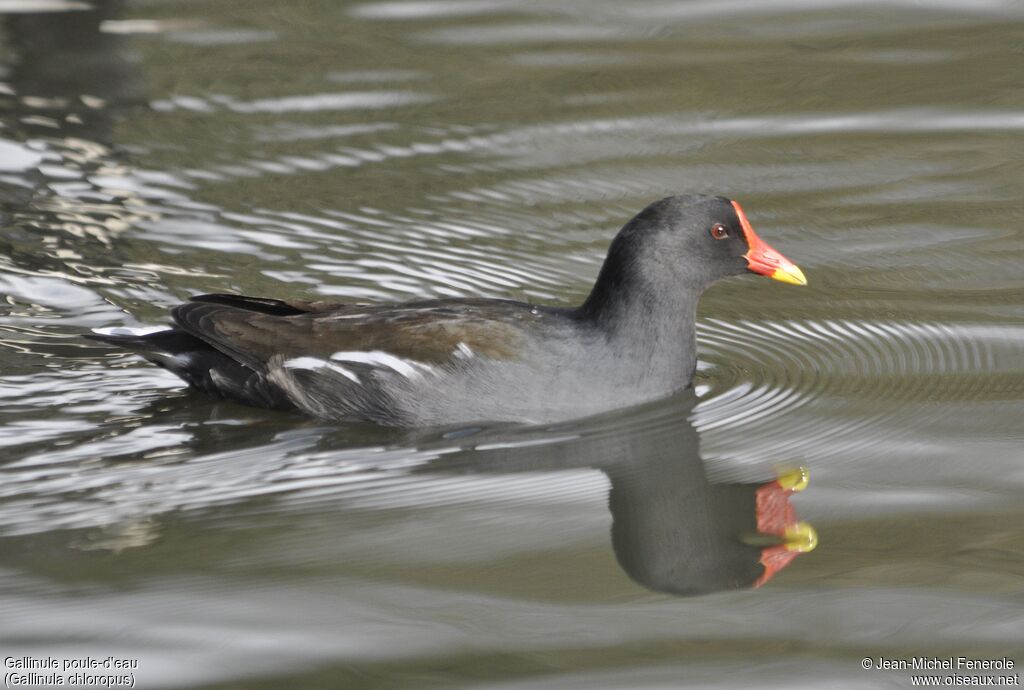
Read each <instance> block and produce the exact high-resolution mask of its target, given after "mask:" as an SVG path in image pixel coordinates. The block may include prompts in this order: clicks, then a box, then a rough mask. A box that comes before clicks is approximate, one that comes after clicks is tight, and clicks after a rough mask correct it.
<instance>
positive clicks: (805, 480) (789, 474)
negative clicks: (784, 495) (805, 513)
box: [778, 467, 811, 492]
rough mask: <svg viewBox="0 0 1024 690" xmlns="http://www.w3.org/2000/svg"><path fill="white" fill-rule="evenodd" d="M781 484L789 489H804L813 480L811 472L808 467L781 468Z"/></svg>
mask: <svg viewBox="0 0 1024 690" xmlns="http://www.w3.org/2000/svg"><path fill="white" fill-rule="evenodd" d="M778 474H779V479H778V482H779V486H781V487H782V488H783V489H786V490H787V491H793V492H798V491H803V490H804V489H806V488H807V485H808V484H809V483H810V481H811V473H810V471H808V469H807V468H806V467H783V468H779V471H778Z"/></svg>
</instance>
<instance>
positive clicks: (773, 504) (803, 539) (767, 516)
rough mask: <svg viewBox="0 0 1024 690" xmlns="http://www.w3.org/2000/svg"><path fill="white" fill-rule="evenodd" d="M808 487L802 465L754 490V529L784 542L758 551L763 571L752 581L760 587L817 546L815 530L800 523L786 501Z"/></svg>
mask: <svg viewBox="0 0 1024 690" xmlns="http://www.w3.org/2000/svg"><path fill="white" fill-rule="evenodd" d="M806 486H807V472H806V470H804V469H803V468H800V469H798V470H792V471H790V472H786V473H784V474H783V475H782V476H781V477H779V478H778V479H777V480H775V481H773V482H768V483H767V484H764V485H763V486H761V487H759V488H758V489H757V492H756V493H755V494H754V496H755V499H754V501H755V506H756V517H757V531H758V532H760V533H761V534H770V535H774V536H776V537H779V538H780V539H781V540H782V541H783V543H781V544H778V545H777V546H770V547H768V548H765V549H762V550H761V565H763V566H764V573H763V574H762V575H761V577H759V578H757V580H756V581H755V582H754V587H760V586H761V585H763V584H764V583H766V582H768V580H770V579H772V577H773V576H774V575H775V573H777V572H779V571H780V570H782V569H783V568H785V567H786V566H787V565H789V564H790V562H791V561H792V560H793V559H794V558H796V557H797V556H798V555H800V554H801V553H806V552H808V551H813V550H814V547H816V546H817V545H818V533H817V532H815V531H814V528H813V527H811V526H810V525H809V524H807V523H806V522H801V521H800V520H799V518H798V517H797V514H796V511H795V510H793V506H792V505H790V503H789V497H790V495H792V494H793V493H794V492H797V491H802V490H803V489H804V487H806Z"/></svg>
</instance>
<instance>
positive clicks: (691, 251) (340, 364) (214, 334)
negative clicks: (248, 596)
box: [90, 195, 807, 426]
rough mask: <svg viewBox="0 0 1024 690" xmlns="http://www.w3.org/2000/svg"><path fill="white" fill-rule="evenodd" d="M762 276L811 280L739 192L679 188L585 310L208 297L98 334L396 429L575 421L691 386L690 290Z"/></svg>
mask: <svg viewBox="0 0 1024 690" xmlns="http://www.w3.org/2000/svg"><path fill="white" fill-rule="evenodd" d="M744 271H753V272H754V273H760V274H762V275H766V276H769V277H771V278H774V279H776V280H780V281H782V282H785V283H792V284H796V285H806V283H807V281H806V279H805V278H804V275H803V273H802V272H801V271H800V269H799V268H797V267H796V266H794V265H793V264H792V263H791V262H790V261H789V260H788V259H786V258H785V257H783V256H782V255H781V254H780V253H779V252H777V251H775V250H774V249H772V248H771V247H770V246H768V245H767V244H766V243H765V242H764V241H763V240H761V238H760V237H758V236H757V235H756V234H755V233H754V230H753V228H752V227H751V225H750V222H749V221H748V220H747V217H746V215H745V214H744V213H743V209H742V208H740V205H739V204H738V203H736V202H735V201H730V200H729V199H726V198H724V197H718V196H715V197H712V196H697V195H687V196H673V197H668V198H666V199H662V200H661V201H657V202H655V203H653V204H651V205H650V206H648V207H647V208H645V209H644V210H643V211H641V212H640V213H639V214H638V215H637V216H636V217H634V218H633V219H632V220H630V221H629V222H628V223H626V225H625V227H623V228H622V229H621V230H620V231H619V233H618V234H617V235H616V236H615V239H614V240H612V244H611V247H610V249H609V250H608V256H607V258H606V259H605V262H604V265H603V266H602V268H601V272H600V274H599V275H598V277H597V282H596V283H595V284H594V287H593V289H592V290H591V292H590V295H589V296H588V297H587V299H586V301H585V302H584V303H583V304H582V305H581V306H579V307H557V306H544V305H535V304H527V303H524V302H516V301H512V300H500V299H432V300H419V301H413V302H403V303H398V304H337V303H327V302H319V301H298V300H276V299H266V298H261V297H244V296H241V295H221V294H213V295H200V296H197V297H193V298H192V300H191V301H190V302H188V303H186V304H182V305H179V306H178V307H176V308H175V309H174V310H173V311H172V312H171V313H172V316H173V318H174V326H173V327H166V328H159V329H158V328H146V329H130V328H107V329H98V330H96V331H95V335H92V336H90V337H92V338H94V339H96V340H101V341H103V342H106V343H110V344H113V345H118V346H120V347H123V348H125V349H127V350H130V351H132V352H135V353H137V354H139V355H141V356H143V357H145V358H146V359H148V360H149V361H151V362H153V363H155V364H157V365H159V366H162V367H164V368H165V369H168V370H169V371H171V372H173V373H174V374H177V375H178V376H180V377H181V378H182V379H184V380H185V381H186V382H188V383H189V384H190V385H192V386H194V387H196V388H198V389H200V390H202V391H205V392H206V393H209V394H211V395H213V396H216V397H220V398H227V399H230V400H235V401H239V402H242V403H246V404H249V405H255V406H259V407H268V408H276V409H298V410H300V411H302V412H305V413H307V414H309V415H312V416H316V417H321V418H327V419H337V420H364V421H371V422H377V423H380V424H388V425H396V426H426V425H433V424H453V423H463V422H473V421H522V422H542V421H554V420H560V419H568V418H572V417H582V416H585V415H590V414H595V413H598V412H602V411H605V410H609V409H612V408H616V407H623V406H627V405H632V404H636V403H639V402H642V401H645V400H651V399H654V398H658V397H662V396H665V395H667V394H669V393H672V392H674V391H677V390H681V389H683V388H686V387H687V386H689V385H690V383H691V380H692V377H693V373H694V368H695V366H696V342H695V321H696V313H697V300H698V299H699V298H700V295H701V293H702V292H704V290H705V289H707V288H708V287H709V286H710V285H711V284H712V283H714V282H715V281H716V280H719V279H721V278H726V277H728V276H732V275H738V274H740V273H743V272H744Z"/></svg>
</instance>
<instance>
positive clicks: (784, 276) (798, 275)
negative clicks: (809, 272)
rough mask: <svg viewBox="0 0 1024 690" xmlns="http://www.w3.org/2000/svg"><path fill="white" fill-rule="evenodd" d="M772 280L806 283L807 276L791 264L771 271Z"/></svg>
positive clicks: (794, 283)
mask: <svg viewBox="0 0 1024 690" xmlns="http://www.w3.org/2000/svg"><path fill="white" fill-rule="evenodd" d="M772 280H777V281H779V282H780V283H789V284H790V285H807V276H805V275H804V272H803V271H801V270H800V269H799V268H798V267H797V266H795V265H793V264H789V265H788V266H783V267H782V268H777V269H775V272H774V273H772Z"/></svg>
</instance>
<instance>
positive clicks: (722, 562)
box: [421, 391, 818, 596]
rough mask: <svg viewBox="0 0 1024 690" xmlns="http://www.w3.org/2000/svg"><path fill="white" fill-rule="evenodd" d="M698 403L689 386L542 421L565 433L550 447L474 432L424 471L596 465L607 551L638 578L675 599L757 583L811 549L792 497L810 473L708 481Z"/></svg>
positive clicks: (811, 537) (810, 533) (813, 538)
mask: <svg viewBox="0 0 1024 690" xmlns="http://www.w3.org/2000/svg"><path fill="white" fill-rule="evenodd" d="M695 402H696V398H695V396H694V394H693V393H692V392H691V391H687V392H686V393H684V394H680V395H677V396H674V397H673V398H671V399H669V400H667V401H660V402H658V403H655V404H651V405H645V406H642V407H640V408H637V409H636V410H634V411H632V412H630V413H629V414H627V415H622V414H621V413H620V414H619V415H617V416H616V415H601V416H598V417H594V418H591V419H588V420H585V421H583V422H580V423H579V424H577V425H559V426H558V427H547V428H545V429H544V432H543V433H545V434H547V436H548V438H549V439H550V438H555V437H557V438H560V439H562V440H556V441H552V442H548V443H545V442H544V440H543V438H531V437H530V436H529V434H527V435H526V436H525V437H524V436H523V434H522V433H521V432H514V431H513V432H511V438H508V437H506V438H502V437H501V432H498V433H497V436H498V437H497V438H494V437H493V436H494V433H495V432H493V431H492V432H486V433H484V434H482V435H481V436H483V437H486V438H482V437H481V436H477V437H476V438H474V446H473V448H474V450H475V451H476V452H473V453H466V454H458V455H454V456H452V455H445V456H442V457H440V458H439V459H437V460H436V461H434V462H432V463H431V464H430V465H429V466H427V467H426V468H424V469H423V470H421V471H426V472H431V473H436V472H445V473H468V474H477V473H488V474H503V473H521V472H532V473H540V472H556V471H562V470H571V469H583V468H588V467H590V468H594V469H598V470H600V471H601V472H603V473H604V474H605V475H606V476H607V477H608V479H609V481H610V483H611V488H610V490H609V493H608V507H609V510H610V511H611V514H612V528H611V541H612V547H613V548H614V551H615V556H616V558H617V560H618V563H619V564H620V566H621V567H622V569H623V570H624V571H625V572H626V573H627V574H628V575H629V577H630V578H631V579H632V580H634V581H635V582H636V583H638V584H640V585H642V586H643V587H646V588H648V589H651V590H654V591H657V592H665V593H670V594H675V595H681V596H692V595H698V594H707V593H711V592H716V591H721V590H733V589H746V588H752V587H760V586H761V585H763V584H765V583H766V582H768V581H769V580H770V579H771V578H772V577H773V576H774V575H775V574H777V573H778V572H779V571H780V570H782V569H783V568H785V567H786V566H788V565H789V564H790V563H791V562H792V561H793V559H794V558H796V557H797V556H798V555H799V554H801V553H805V552H808V551H811V550H813V549H814V548H815V546H817V540H818V537H817V534H816V533H815V531H814V528H813V527H811V525H809V524H808V523H806V522H802V521H800V520H799V518H798V517H797V514H796V511H795V510H794V508H793V506H792V505H791V504H790V500H789V499H790V497H791V496H792V494H793V493H795V492H798V491H802V490H803V489H804V488H805V487H806V486H807V481H808V472H807V470H806V469H805V468H803V467H790V468H788V469H782V470H773V471H772V474H774V475H775V478H774V479H772V480H770V481H767V482H729V481H725V482H716V481H712V480H711V479H709V476H708V472H707V468H706V467H705V463H704V461H703V460H702V458H701V455H700V448H699V439H698V434H697V431H696V429H695V428H694V427H693V425H692V424H691V423H690V421H689V413H690V412H691V411H692V408H693V406H694V404H695ZM538 433H539V432H538ZM567 437H572V438H571V439H569V440H566V438H567Z"/></svg>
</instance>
